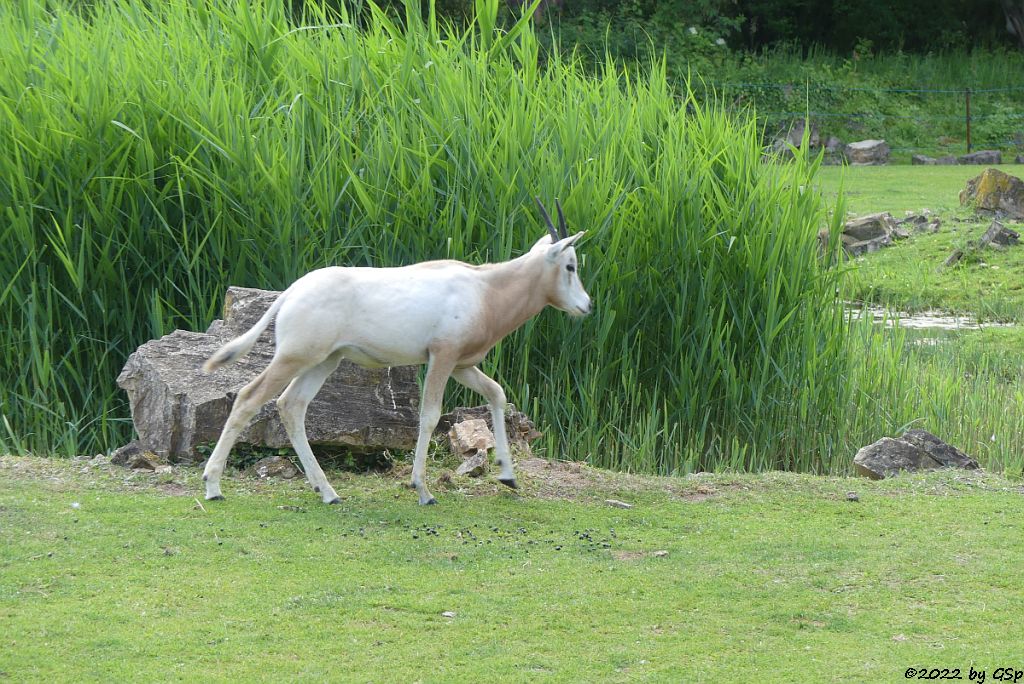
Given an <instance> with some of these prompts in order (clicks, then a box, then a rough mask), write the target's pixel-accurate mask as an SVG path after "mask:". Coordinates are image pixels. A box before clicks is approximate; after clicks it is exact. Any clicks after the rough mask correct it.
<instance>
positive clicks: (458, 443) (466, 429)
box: [448, 418, 494, 456]
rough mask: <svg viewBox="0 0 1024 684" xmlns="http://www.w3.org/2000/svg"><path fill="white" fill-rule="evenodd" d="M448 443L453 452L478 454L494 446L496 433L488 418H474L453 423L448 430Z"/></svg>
mask: <svg viewBox="0 0 1024 684" xmlns="http://www.w3.org/2000/svg"><path fill="white" fill-rule="evenodd" d="M448 443H449V444H450V445H451V449H452V453H453V454H457V455H459V456H464V455H466V454H476V453H478V452H480V451H483V452H486V451H487V450H488V449H491V448H493V447H494V434H493V433H492V432H491V428H489V427H488V426H487V421H486V420H483V419H481V418H472V419H470V420H464V421H462V422H461V423H455V425H452V429H451V430H449V431H448Z"/></svg>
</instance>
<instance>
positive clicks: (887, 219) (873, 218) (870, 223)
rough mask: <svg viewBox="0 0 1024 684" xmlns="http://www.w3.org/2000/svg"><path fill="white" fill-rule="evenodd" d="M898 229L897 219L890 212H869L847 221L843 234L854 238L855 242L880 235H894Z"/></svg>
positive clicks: (872, 238)
mask: <svg viewBox="0 0 1024 684" xmlns="http://www.w3.org/2000/svg"><path fill="white" fill-rule="evenodd" d="M895 229H896V220H895V219H894V218H893V217H892V214H890V213H889V212H887V211H886V212H881V213H878V214H868V215H867V216H861V217H859V218H855V219H852V220H850V221H847V222H846V224H845V225H844V226H843V235H848V236H850V237H851V238H853V241H854V242H859V241H861V240H874V239H876V238H880V237H892V234H893V231H894V230H895Z"/></svg>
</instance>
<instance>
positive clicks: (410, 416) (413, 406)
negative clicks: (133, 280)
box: [117, 287, 419, 462]
mask: <svg viewBox="0 0 1024 684" xmlns="http://www.w3.org/2000/svg"><path fill="white" fill-rule="evenodd" d="M278 294H279V293H277V292H270V291H266V290H254V289H251V288H239V287H232V288H229V289H228V292H227V295H226V297H225V307H224V311H225V313H224V319H223V320H218V321H214V322H213V324H212V325H211V326H210V328H209V329H208V330H207V332H205V333H197V332H189V331H184V330H176V331H174V332H173V333H171V334H169V335H165V336H164V337H162V338H160V339H159V340H151V341H150V342H147V343H145V344H143V345H142V346H141V347H139V348H138V349H137V350H136V351H135V352H134V353H133V354H132V355H131V356H130V357H129V358H128V361H127V363H126V364H125V366H124V369H123V370H122V371H121V374H120V376H118V378H117V383H118V385H119V386H120V387H121V388H122V389H124V390H125V391H126V392H127V394H128V400H129V404H130V407H131V413H132V422H133V423H134V425H135V431H136V433H137V434H138V436H139V438H138V445H139V447H140V448H141V449H143V450H148V451H152V452H154V453H155V454H157V455H158V456H159V457H161V458H164V459H167V460H170V461H172V462H197V461H200V460H202V458H203V457H202V456H201V455H200V454H199V453H198V452H197V447H199V446H202V445H209V444H212V443H214V442H216V441H217V438H218V437H219V436H220V432H221V429H222V428H223V426H224V422H225V421H226V420H227V417H228V413H229V412H230V410H231V405H232V403H233V402H234V399H235V396H236V394H237V393H238V390H239V389H241V388H242V387H243V386H244V385H245V384H247V383H248V382H249V381H251V380H252V379H253V378H255V377H256V375H257V374H258V373H260V372H261V371H262V370H263V369H264V368H265V367H266V366H267V364H268V363H269V362H270V359H271V357H272V356H273V351H274V349H273V344H274V343H273V326H271V328H270V329H268V330H267V331H264V333H263V334H262V335H261V336H260V338H259V340H258V341H257V343H256V345H255V346H254V347H253V349H252V351H251V352H249V354H248V355H246V356H245V357H243V358H242V359H239V360H238V361H237V362H235V363H234V364H231V365H228V366H224V367H222V368H220V369H218V370H217V371H215V372H214V373H211V374H209V375H207V374H205V373H203V372H202V370H201V366H202V364H203V362H204V361H205V360H206V359H207V358H208V357H209V356H210V355H211V354H213V352H214V351H216V350H217V349H218V348H220V346H221V345H223V344H224V343H226V342H227V341H229V340H230V339H232V338H233V337H235V336H237V335H239V334H241V333H242V332H245V331H246V330H247V329H248V328H249V327H251V325H252V324H253V323H255V322H256V320H258V319H259V317H260V316H262V315H263V312H264V311H266V309H267V308H268V307H269V306H270V304H271V303H272V302H273V301H274V300H275V299H276V298H277V296H278ZM416 374H417V370H416V368H415V367H412V366H405V367H395V368H382V369H374V370H367V369H363V368H360V367H359V366H356V365H354V364H352V363H349V362H347V361H343V362H342V363H341V365H340V366H339V367H338V370H337V371H335V372H334V374H332V375H331V377H330V378H328V380H327V382H325V383H324V386H323V388H322V389H321V390H320V393H319V394H318V395H317V397H316V398H315V399H314V400H313V401H312V403H311V404H310V406H309V410H308V412H307V414H306V433H307V435H308V437H309V441H310V443H311V444H312V445H314V447H315V446H318V445H323V446H332V447H346V448H349V449H351V450H353V451H357V452H365V453H375V452H382V451H387V450H408V449H411V448H412V447H413V446H414V445H415V443H416V436H417V431H418V427H417V426H418V415H417V413H418V403H419V391H418V388H417V383H416ZM239 442H242V443H248V444H252V445H257V446H266V447H274V448H277V447H284V446H290V442H289V440H288V436H287V434H286V432H285V429H284V426H283V425H282V424H281V420H280V418H279V417H278V414H277V407H276V404H275V403H274V402H273V401H271V402H268V403H267V404H265V405H264V406H263V408H262V409H261V410H260V411H259V412H258V413H257V415H256V416H255V417H254V418H253V420H252V421H251V423H250V424H249V426H248V427H247V428H246V429H245V430H244V431H243V432H242V435H241V437H240V439H239Z"/></svg>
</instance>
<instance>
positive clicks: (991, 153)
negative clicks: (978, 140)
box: [957, 150, 1003, 164]
mask: <svg viewBox="0 0 1024 684" xmlns="http://www.w3.org/2000/svg"><path fill="white" fill-rule="evenodd" d="M957 161H958V162H960V163H961V164H1002V163H1003V153H1002V152H1000V151H999V150H979V151H977V152H971V153H970V154H963V155H960V156H959V157H957Z"/></svg>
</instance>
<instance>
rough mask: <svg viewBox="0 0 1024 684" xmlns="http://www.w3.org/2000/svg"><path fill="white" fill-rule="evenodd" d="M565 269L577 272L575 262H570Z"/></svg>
mask: <svg viewBox="0 0 1024 684" xmlns="http://www.w3.org/2000/svg"><path fill="white" fill-rule="evenodd" d="M565 270H566V271H568V272H569V273H575V272H576V266H574V265H573V264H568V265H567V266H566V267H565Z"/></svg>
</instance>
